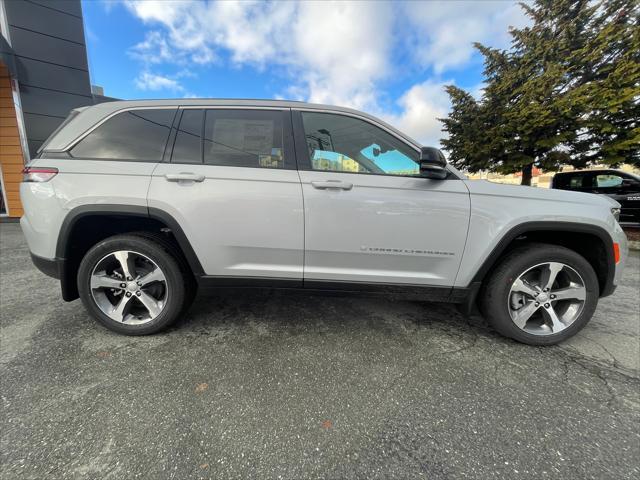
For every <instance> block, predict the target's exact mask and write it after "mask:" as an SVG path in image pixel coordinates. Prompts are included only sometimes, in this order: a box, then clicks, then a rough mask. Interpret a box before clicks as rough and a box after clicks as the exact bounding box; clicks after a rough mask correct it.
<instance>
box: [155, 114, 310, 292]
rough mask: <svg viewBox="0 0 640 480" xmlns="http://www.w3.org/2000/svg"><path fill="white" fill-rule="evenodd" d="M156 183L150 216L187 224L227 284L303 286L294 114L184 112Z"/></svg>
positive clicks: (200, 252) (197, 247)
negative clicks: (153, 212) (154, 210)
mask: <svg viewBox="0 0 640 480" xmlns="http://www.w3.org/2000/svg"><path fill="white" fill-rule="evenodd" d="M178 117H179V118H178V120H177V127H176V128H174V132H173V133H172V136H171V138H170V144H171V145H172V148H170V153H169V154H168V156H167V157H168V158H166V159H165V160H166V161H165V162H163V163H161V164H159V165H158V167H157V168H156V169H155V171H154V172H153V175H152V179H151V186H150V189H149V195H148V201H149V207H150V208H158V209H161V210H164V211H165V212H167V213H169V214H170V215H171V216H173V218H174V219H175V220H176V221H177V222H178V223H179V224H180V226H181V227H182V229H183V230H184V233H185V234H186V236H187V238H188V239H189V241H190V243H191V246H192V247H193V249H194V251H195V253H196V255H197V256H198V259H199V260H200V263H201V264H202V267H203V269H204V273H205V274H206V275H207V276H210V277H217V278H218V279H219V280H220V281H221V282H224V281H226V280H227V279H228V280H230V281H233V280H240V283H243V281H244V280H246V281H247V282H250V280H251V279H257V280H260V279H262V280H264V279H265V278H272V279H282V280H293V281H294V283H296V282H299V283H301V282H302V267H303V248H304V240H303V235H304V219H303V207H302V192H301V187H300V180H299V177H298V173H297V171H296V168H295V157H294V152H293V140H292V136H291V120H290V111H289V110H288V109H264V108H262V109H257V108H253V109H251V108H229V107H225V108H183V109H180V111H179V113H178Z"/></svg>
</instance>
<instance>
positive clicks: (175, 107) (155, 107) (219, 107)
mask: <svg viewBox="0 0 640 480" xmlns="http://www.w3.org/2000/svg"><path fill="white" fill-rule="evenodd" d="M188 109H193V110H213V109H215V110H274V111H280V112H281V111H283V110H290V108H288V107H259V106H256V107H249V106H235V105H234V106H231V105H229V106H227V105H212V106H206V105H152V106H148V107H145V106H139V107H125V108H121V109H119V110H116V111H114V112H111V113H110V114H109V115H107V116H106V117H104V118H103V119H101V120H100V121H99V122H98V123H96V124H95V125H93V126H92V127H91V128H89V129H88V130H86V131H85V132H83V133H82V134H80V136H78V137H77V138H76V139H75V140H73V141H71V142H70V143H68V144H67V145H66V146H65V147H64V148H62V149H61V150H57V149H56V150H55V151H63V152H68V151H69V150H71V149H72V148H73V147H75V146H76V145H77V144H78V143H80V142H81V141H82V140H83V139H84V138H85V137H86V136H88V135H89V134H90V133H91V132H93V131H94V130H95V129H97V128H98V127H99V126H101V125H102V124H103V123H105V122H106V121H107V120H109V119H111V118H113V117H115V116H116V115H119V114H121V113H125V112H131V111H136V110H178V111H179V110H188ZM169 128H171V127H169Z"/></svg>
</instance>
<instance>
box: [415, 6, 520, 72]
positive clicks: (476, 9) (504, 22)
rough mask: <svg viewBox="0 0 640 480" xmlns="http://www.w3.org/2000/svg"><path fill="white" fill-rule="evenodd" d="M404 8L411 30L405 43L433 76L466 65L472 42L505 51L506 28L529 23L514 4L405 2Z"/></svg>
mask: <svg viewBox="0 0 640 480" xmlns="http://www.w3.org/2000/svg"><path fill="white" fill-rule="evenodd" d="M403 8H404V9H405V12H406V15H407V19H408V20H409V22H410V23H411V25H412V27H413V28H411V29H409V32H408V35H407V43H408V45H409V46H410V48H412V49H413V51H414V57H415V59H416V61H417V62H418V63H419V64H420V65H421V66H423V67H432V68H433V69H434V71H435V72H436V73H441V72H443V71H445V70H447V69H450V68H459V67H461V66H463V65H465V64H466V63H467V62H468V61H469V60H470V59H471V56H472V55H473V52H474V47H473V42H480V43H483V44H487V45H489V46H492V47H496V48H506V47H508V46H509V42H510V36H509V32H508V27H509V26H514V27H522V26H524V25H526V24H527V23H528V20H527V17H526V16H525V14H524V10H523V9H522V8H521V7H520V5H518V4H517V3H515V2H513V3H510V2H505V1H495V0H494V1H489V0H485V1H476V0H467V1H456V2H408V3H405V4H403Z"/></svg>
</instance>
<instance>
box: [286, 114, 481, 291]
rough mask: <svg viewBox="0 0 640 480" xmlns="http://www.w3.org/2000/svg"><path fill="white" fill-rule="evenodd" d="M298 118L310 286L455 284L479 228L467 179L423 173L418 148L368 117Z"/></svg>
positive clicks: (296, 123)
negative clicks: (472, 222) (473, 221)
mask: <svg viewBox="0 0 640 480" xmlns="http://www.w3.org/2000/svg"><path fill="white" fill-rule="evenodd" d="M294 119H295V122H294V123H295V125H296V129H297V131H296V151H297V154H298V160H299V162H300V166H301V167H302V168H301V171H300V179H301V181H302V190H303V195H304V208H305V262H304V279H305V285H307V284H309V285H312V284H314V283H316V282H318V283H322V282H344V283H353V282H362V283H366V284H376V283H380V284H414V285H420V286H440V287H442V286H445V287H449V286H452V285H453V284H454V280H455V276H456V273H457V271H458V267H459V265H460V261H461V259H462V253H463V250H464V246H465V241H466V237H467V228H468V224H469V215H470V199H469V192H468V190H467V188H466V186H465V185H464V182H462V181H460V180H459V179H457V178H451V179H447V180H429V179H426V178H421V177H420V176H419V167H418V156H419V152H418V150H417V149H416V148H415V147H412V146H410V145H409V144H408V143H406V142H405V141H403V140H400V139H399V138H398V137H396V136H395V135H393V134H391V133H390V132H388V131H387V130H385V129H383V128H381V127H379V126H376V125H374V124H373V123H371V122H369V121H367V120H364V119H361V118H355V117H352V116H347V115H341V114H334V113H320V112H312V111H301V112H294ZM301 144H302V148H300V147H301Z"/></svg>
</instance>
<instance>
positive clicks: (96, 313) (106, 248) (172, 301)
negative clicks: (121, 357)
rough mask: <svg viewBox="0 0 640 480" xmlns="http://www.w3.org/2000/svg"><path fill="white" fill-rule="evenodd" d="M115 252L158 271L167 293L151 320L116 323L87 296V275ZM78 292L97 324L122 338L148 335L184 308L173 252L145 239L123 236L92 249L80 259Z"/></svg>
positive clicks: (181, 275) (181, 279)
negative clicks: (147, 262) (142, 260)
mask: <svg viewBox="0 0 640 480" xmlns="http://www.w3.org/2000/svg"><path fill="white" fill-rule="evenodd" d="M118 250H130V251H134V252H137V253H140V254H142V255H144V256H146V257H148V258H149V259H151V260H152V261H153V262H155V263H156V264H157V266H158V267H159V268H160V269H161V270H162V273H163V274H164V276H165V278H166V285H167V288H168V291H169V295H168V297H167V301H166V303H165V305H164V307H163V308H162V311H161V312H160V313H159V314H158V315H157V317H155V318H154V319H153V320H151V321H149V322H148V323H144V324H140V325H129V324H124V323H120V322H117V321H115V320H113V319H112V318H110V317H109V316H108V315H106V314H105V313H103V312H102V310H101V309H100V307H99V306H98V305H97V304H96V301H95V300H94V298H93V295H92V293H91V274H92V272H93V269H94V268H95V267H96V265H97V264H98V262H99V261H100V260H101V259H103V258H104V257H106V256H107V255H109V254H110V253H113V252H116V251H118ZM78 291H79V293H80V298H81V300H82V303H83V304H84V306H85V308H86V309H87V311H88V312H89V314H91V316H92V317H94V318H95V319H96V320H98V321H99V322H100V323H101V324H103V325H104V326H105V327H107V328H108V329H110V330H113V331H114V332H118V333H121V334H124V335H149V334H153V333H157V332H159V331H160V330H163V329H164V328H166V327H168V326H169V325H171V324H172V323H173V322H175V321H176V320H177V319H178V318H179V317H180V315H181V314H182V312H183V311H184V307H185V301H186V297H185V274H184V273H183V270H182V269H181V267H180V262H179V261H178V260H177V258H176V254H175V251H174V250H173V248H172V247H171V246H170V245H168V244H165V243H164V242H158V241H157V240H152V239H151V238H149V237H145V236H141V235H139V234H138V235H136V234H125V235H116V236H113V237H109V238H107V239H105V240H102V241H101V242H99V243H97V244H96V245H94V246H93V247H92V248H91V249H90V250H89V251H88V252H87V253H86V255H85V256H84V258H83V259H82V262H80V267H79V269H78Z"/></svg>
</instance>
